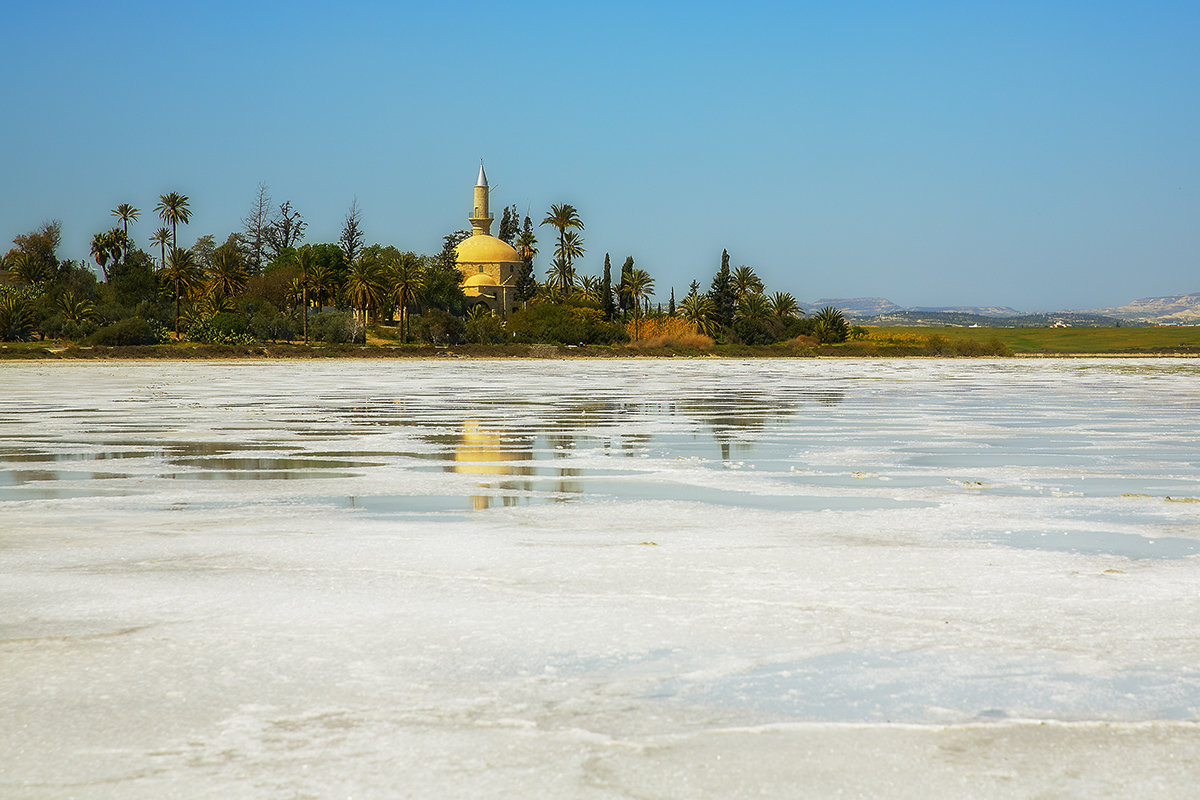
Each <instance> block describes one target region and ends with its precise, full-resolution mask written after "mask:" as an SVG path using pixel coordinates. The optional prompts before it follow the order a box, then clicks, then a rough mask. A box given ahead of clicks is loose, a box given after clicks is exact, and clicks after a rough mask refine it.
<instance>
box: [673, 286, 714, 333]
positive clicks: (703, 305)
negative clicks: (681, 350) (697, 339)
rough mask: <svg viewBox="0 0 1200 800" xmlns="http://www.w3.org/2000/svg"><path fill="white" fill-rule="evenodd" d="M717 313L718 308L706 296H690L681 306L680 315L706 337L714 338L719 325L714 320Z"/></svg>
mask: <svg viewBox="0 0 1200 800" xmlns="http://www.w3.org/2000/svg"><path fill="white" fill-rule="evenodd" d="M715 312H716V306H714V305H713V301H712V298H710V297H709V296H708V295H706V294H689V295H688V296H687V297H685V298H683V300H682V302H680V304H679V313H680V315H681V316H682V317H683V318H684V319H685V320H687V321H688V322H690V323H692V324H693V325H695V326H696V330H697V331H699V332H700V333H703V334H704V335H705V336H712V335H713V333H714V332H715V331H716V325H717V323H716V320H714V319H713V314H714V313H715Z"/></svg>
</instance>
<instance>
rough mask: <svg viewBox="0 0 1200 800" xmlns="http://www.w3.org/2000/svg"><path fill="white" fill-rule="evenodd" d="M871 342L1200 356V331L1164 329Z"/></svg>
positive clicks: (930, 332) (951, 332) (1025, 331)
mask: <svg viewBox="0 0 1200 800" xmlns="http://www.w3.org/2000/svg"><path fill="white" fill-rule="evenodd" d="M870 331H871V338H872V339H875V338H877V337H879V338H883V337H893V336H894V337H897V338H899V337H907V336H911V337H914V338H921V339H928V337H930V336H943V337H945V338H946V339H948V340H950V341H951V342H955V341H969V342H979V343H986V342H990V341H992V340H993V339H996V340H999V341H1000V342H1001V343H1002V344H1004V345H1005V346H1006V347H1008V349H1009V350H1010V351H1011V352H1012V353H1013V355H1035V354H1063V353H1123V354H1137V353H1144V354H1147V355H1155V354H1165V353H1184V354H1200V327H1198V326H1188V327H1164V328H916V327H913V328H907V327H905V328H871V329H870Z"/></svg>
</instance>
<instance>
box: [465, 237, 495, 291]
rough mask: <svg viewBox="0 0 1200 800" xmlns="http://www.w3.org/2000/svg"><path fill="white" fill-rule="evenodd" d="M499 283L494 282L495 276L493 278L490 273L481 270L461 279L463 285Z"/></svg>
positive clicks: (491, 284)
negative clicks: (476, 273)
mask: <svg viewBox="0 0 1200 800" xmlns="http://www.w3.org/2000/svg"><path fill="white" fill-rule="evenodd" d="M502 244H503V243H502ZM499 285H500V284H498V283H496V279H495V278H493V277H492V276H491V275H488V274H487V273H485V272H481V273H479V274H478V275H472V276H471V277H469V278H467V279H466V280H465V281H463V286H499Z"/></svg>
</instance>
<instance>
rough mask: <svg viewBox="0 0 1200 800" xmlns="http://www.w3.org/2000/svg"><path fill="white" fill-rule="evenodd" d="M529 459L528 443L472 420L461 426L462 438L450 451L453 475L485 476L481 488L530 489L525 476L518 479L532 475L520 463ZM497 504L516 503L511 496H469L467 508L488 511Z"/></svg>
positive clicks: (531, 455) (531, 456) (508, 504)
mask: <svg viewBox="0 0 1200 800" xmlns="http://www.w3.org/2000/svg"><path fill="white" fill-rule="evenodd" d="M532 459H533V448H532V447H530V445H529V442H527V441H523V440H521V439H518V438H516V437H513V436H511V435H509V436H505V435H504V434H503V433H502V432H501V431H500V430H498V429H496V428H485V427H484V426H483V425H481V424H480V423H479V422H477V421H475V420H471V421H468V422H466V423H464V424H463V430H462V436H461V437H460V438H459V443H458V447H456V448H455V450H454V467H453V470H454V472H458V473H462V474H465V475H480V476H486V477H487V478H489V480H486V481H484V482H482V483H480V484H478V486H479V488H481V489H501V490H504V489H508V490H525V491H529V490H530V489H532V488H533V482H532V481H530V480H528V478H527V477H526V478H525V479H524V480H521V479H520V477H518V476H529V475H532V474H533V468H532V467H531V466H529V465H527V464H521V463H519V462H522V461H531V460H532ZM496 501H499V502H500V503H502V504H503V505H506V506H510V505H514V504H516V502H517V498H516V497H514V496H513V495H511V494H502V495H500V496H499V497H496V496H493V495H485V494H479V495H473V496H472V497H471V505H472V506H473V507H474V508H475V509H476V510H481V509H484V508H489V507H491V505H492V504H493V503H494V502H496Z"/></svg>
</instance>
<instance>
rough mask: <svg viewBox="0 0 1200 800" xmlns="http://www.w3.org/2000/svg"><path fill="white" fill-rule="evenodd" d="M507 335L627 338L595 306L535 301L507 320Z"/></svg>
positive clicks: (549, 339)
mask: <svg viewBox="0 0 1200 800" xmlns="http://www.w3.org/2000/svg"><path fill="white" fill-rule="evenodd" d="M508 330H509V333H510V334H511V338H512V339H514V340H515V341H518V342H523V343H529V344H533V343H537V342H545V343H553V344H613V343H615V342H624V341H628V339H629V337H628V335H627V334H626V333H625V331H624V330H623V329H622V328H621V326H619V325H614V324H611V323H608V322H605V321H604V315H603V313H601V312H600V310H599V309H595V308H588V307H586V306H574V307H573V306H567V305H560V304H558V303H536V304H534V305H532V306H530V307H529V308H526V309H523V310H521V311H517V312H515V313H514V314H513V315H512V316H511V317H509V320H508Z"/></svg>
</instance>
